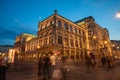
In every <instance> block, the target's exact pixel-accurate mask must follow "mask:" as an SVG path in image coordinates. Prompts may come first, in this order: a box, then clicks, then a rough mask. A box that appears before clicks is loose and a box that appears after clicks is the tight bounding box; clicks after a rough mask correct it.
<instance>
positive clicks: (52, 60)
mask: <svg viewBox="0 0 120 80" xmlns="http://www.w3.org/2000/svg"><path fill="white" fill-rule="evenodd" d="M55 65H56V56H55V54H54V53H53V52H50V78H52V75H53V71H54V69H55Z"/></svg>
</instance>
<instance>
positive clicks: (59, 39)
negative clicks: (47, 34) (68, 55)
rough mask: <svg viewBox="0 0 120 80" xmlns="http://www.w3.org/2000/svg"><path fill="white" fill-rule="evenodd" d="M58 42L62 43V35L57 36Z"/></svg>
mask: <svg viewBox="0 0 120 80" xmlns="http://www.w3.org/2000/svg"><path fill="white" fill-rule="evenodd" d="M58 44H62V36H58Z"/></svg>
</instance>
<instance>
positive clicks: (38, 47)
mask: <svg viewBox="0 0 120 80" xmlns="http://www.w3.org/2000/svg"><path fill="white" fill-rule="evenodd" d="M39 49H40V46H39V45H37V59H38V58H39V56H38V55H39Z"/></svg>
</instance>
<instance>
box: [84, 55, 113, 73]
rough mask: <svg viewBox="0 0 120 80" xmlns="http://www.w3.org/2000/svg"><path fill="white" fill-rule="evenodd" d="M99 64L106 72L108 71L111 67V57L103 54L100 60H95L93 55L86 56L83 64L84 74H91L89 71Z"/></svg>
mask: <svg viewBox="0 0 120 80" xmlns="http://www.w3.org/2000/svg"><path fill="white" fill-rule="evenodd" d="M98 60H100V61H98ZM99 62H100V63H101V64H102V67H103V68H104V69H106V70H107V71H109V70H110V69H111V68H112V67H113V57H112V56H107V55H104V54H103V55H102V56H101V58H100V59H97V57H96V56H95V54H93V53H90V54H89V55H88V54H86V55H85V64H86V68H87V71H86V73H91V71H92V70H94V69H95V68H96V64H97V63H99Z"/></svg>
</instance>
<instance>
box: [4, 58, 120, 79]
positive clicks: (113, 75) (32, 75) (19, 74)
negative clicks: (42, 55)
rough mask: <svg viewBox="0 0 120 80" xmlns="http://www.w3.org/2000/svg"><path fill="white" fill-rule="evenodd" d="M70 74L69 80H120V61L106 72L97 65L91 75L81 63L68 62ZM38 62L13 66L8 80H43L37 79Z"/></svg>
mask: <svg viewBox="0 0 120 80" xmlns="http://www.w3.org/2000/svg"><path fill="white" fill-rule="evenodd" d="M67 66H68V68H69V72H68V74H67V80H120V67H119V66H120V60H116V61H115V62H114V65H113V66H114V67H113V68H112V69H111V70H109V71H108V70H105V69H103V68H102V66H101V64H100V63H99V64H97V66H96V68H95V69H94V70H92V72H91V73H90V74H87V73H86V66H85V64H84V63H83V62H80V61H75V62H73V61H70V62H67ZM37 71H38V69H37V63H36V62H25V61H22V62H19V63H18V64H17V65H13V66H11V67H10V68H9V69H8V70H7V73H6V80H41V79H38V77H37Z"/></svg>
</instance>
